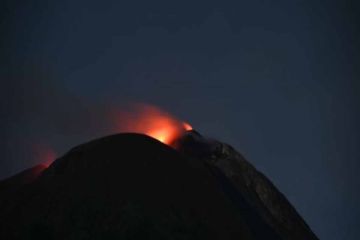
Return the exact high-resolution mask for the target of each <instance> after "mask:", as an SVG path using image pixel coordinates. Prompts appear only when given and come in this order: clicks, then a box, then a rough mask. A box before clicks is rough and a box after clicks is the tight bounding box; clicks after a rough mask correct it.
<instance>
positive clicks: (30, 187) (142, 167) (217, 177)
mask: <svg viewBox="0 0 360 240" xmlns="http://www.w3.org/2000/svg"><path fill="white" fill-rule="evenodd" d="M170 145H171V146H172V147H171V146H168V145H166V144H163V143H161V142H160V141H158V140H156V139H154V138H151V137H148V136H145V135H142V134H134V133H124V134H117V135H112V136H108V137H104V138H101V139H97V140H94V141H91V142H88V143H85V144H82V145H80V146H78V147H75V148H73V149H72V150H70V151H69V152H68V153H67V154H65V155H64V156H63V157H61V158H59V159H57V160H56V161H55V162H54V163H53V164H52V165H50V167H48V168H46V169H45V168H44V167H42V166H38V167H34V168H32V169H29V170H27V171H25V172H23V173H20V174H19V175H16V176H14V177H12V178H10V179H7V180H4V181H2V182H0V239H48V240H50V239H156V240H161V239H174V240H175V239H176V240H178V239H179V240H180V239H184V240H185V239H221V240H227V239H244V240H252V239H268V240H269V239H270V240H272V239H284V240H285V239H291V240H304V239H306V240H312V239H314V240H315V239H317V237H316V236H315V235H314V234H313V233H312V231H311V230H310V228H309V227H308V226H307V225H306V223H305V222H304V221H303V219H302V218H301V217H300V216H299V214H298V213H297V212H296V210H295V209H294V208H293V207H292V206H291V204H290V203H289V202H288V201H287V200H286V198H285V197H284V196H283V195H282V194H281V193H280V192H279V191H278V190H277V189H276V188H275V187H274V185H273V184H272V183H271V182H270V181H269V180H268V179H267V178H266V177H265V176H264V175H263V174H261V173H260V172H258V171H257V170H256V169H255V168H254V167H253V166H252V165H251V164H250V163H249V162H248V161H246V160H245V159H244V158H243V157H242V156H241V155H240V154H239V153H238V152H236V151H235V150H234V149H233V148H232V147H231V146H229V145H227V144H224V143H221V142H219V141H216V140H210V139H207V138H204V137H203V136H201V135H200V134H199V133H197V132H196V131H194V130H189V131H187V132H186V133H185V134H184V135H182V136H181V137H180V138H178V139H176V140H175V141H174V142H172V143H171V144H170Z"/></svg>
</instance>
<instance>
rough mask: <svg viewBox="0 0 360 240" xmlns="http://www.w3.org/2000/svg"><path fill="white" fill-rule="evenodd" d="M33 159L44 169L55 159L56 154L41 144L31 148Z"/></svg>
mask: <svg viewBox="0 0 360 240" xmlns="http://www.w3.org/2000/svg"><path fill="white" fill-rule="evenodd" d="M33 151H34V155H35V156H34V159H35V160H36V161H39V162H40V163H41V164H43V165H44V166H46V167H49V166H50V165H51V164H52V163H53V162H54V161H55V159H56V153H55V151H54V150H53V149H51V148H50V147H48V146H45V145H43V144H35V145H34V146H33Z"/></svg>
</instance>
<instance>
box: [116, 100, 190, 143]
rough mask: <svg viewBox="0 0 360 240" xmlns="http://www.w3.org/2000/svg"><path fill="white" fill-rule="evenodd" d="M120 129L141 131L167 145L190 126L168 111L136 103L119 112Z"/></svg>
mask: <svg viewBox="0 0 360 240" xmlns="http://www.w3.org/2000/svg"><path fill="white" fill-rule="evenodd" d="M117 124H118V129H119V130H120V131H127V132H135V133H143V134H146V135H148V136H150V137H153V138H155V139H157V140H159V141H161V142H163V143H165V144H167V145H170V144H171V143H172V142H173V141H174V140H175V139H176V138H178V137H179V136H181V135H182V134H183V133H184V132H185V131H188V130H191V129H192V127H191V126H190V125H189V124H188V123H185V122H182V121H180V120H178V119H176V118H175V117H173V116H172V115H170V114H169V113H166V112H164V111H162V110H160V109H159V108H157V107H154V106H149V105H143V104H142V105H136V106H135V107H133V108H132V111H130V112H125V113H122V114H120V118H119V121H118V123H117Z"/></svg>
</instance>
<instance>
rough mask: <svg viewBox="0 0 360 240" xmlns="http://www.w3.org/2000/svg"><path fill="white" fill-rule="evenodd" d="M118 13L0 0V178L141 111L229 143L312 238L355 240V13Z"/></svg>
mask: <svg viewBox="0 0 360 240" xmlns="http://www.w3.org/2000/svg"><path fill="white" fill-rule="evenodd" d="M50 2H51V3H50ZM123 2H124V1H107V2H105V1H85V0H80V1H74V0H62V1H45V0H44V1H37V0H34V1H16V0H15V1H1V3H0V14H1V18H0V20H1V22H0V79H1V86H0V108H1V111H0V114H1V118H0V124H1V125H0V132H1V144H0V145H1V146H0V179H3V178H5V177H8V176H10V175H12V174H15V173H17V172H19V171H21V170H23V169H25V168H27V167H30V166H33V165H34V164H37V163H40V162H43V161H44V158H45V157H44V155H46V156H51V155H52V154H55V155H56V156H61V155H62V154H64V153H65V152H66V151H67V150H69V149H70V148H71V147H73V146H76V145H77V144H80V143H83V142H85V141H89V140H91V139H94V138H97V137H101V136H104V135H107V134H112V133H116V132H114V128H113V127H112V126H113V121H114V119H113V116H114V114H113V113H114V112H116V111H118V110H119V111H120V110H121V108H123V107H124V106H127V104H128V103H133V102H141V103H148V104H152V105H156V106H159V107H160V108H162V109H164V110H166V111H168V112H171V113H172V114H173V115H175V116H177V117H179V118H180V119H184V120H186V121H188V122H190V123H191V124H192V125H193V127H194V128H195V129H197V130H198V131H199V132H201V133H202V134H203V135H207V136H211V137H214V138H216V139H219V140H222V141H224V142H227V143H229V144H231V145H233V146H234V147H235V148H236V149H237V150H239V151H240V152H241V153H243V155H244V156H245V157H246V158H247V159H248V160H249V161H250V162H251V163H253V164H254V165H255V166H256V167H257V168H258V169H259V170H261V171H262V172H264V173H265V174H266V175H267V176H268V177H269V178H270V179H271V180H272V181H273V182H274V184H275V185H276V186H277V187H278V188H279V189H280V190H281V191H282V192H283V193H284V194H285V195H286V197H287V198H288V199H289V200H290V202H291V203H293V205H294V206H295V207H296V208H297V210H298V211H299V212H300V214H301V215H302V216H303V217H304V219H305V220H306V222H307V223H308V224H309V225H310V227H311V228H312V229H313V230H314V232H315V233H316V234H317V235H318V236H319V237H320V238H321V239H330V240H338V239H347V240H352V239H353V240H356V239H360V228H359V225H358V224H359V218H360V207H359V202H360V192H359V189H360V174H359V170H360V147H359V145H360V127H359V125H360V124H359V122H360V107H359V103H360V80H359V77H360V64H359V63H360V61H359V60H360V24H359V23H360V17H359V16H360V8H359V5H358V3H356V2H355V1H353V2H351V1H340V0H338V1H326V3H325V1H324V3H320V1H310V0H309V1H260V0H255V1H254V0H253V1H237V3H236V4H230V3H229V4H226V3H223V1H218V2H213V1H203V2H194V1H190V2H185V1H179V2H178V3H173V2H172V1H164V2H162V3H158V4H155V3H154V2H153V1H138V2H137V1H128V3H123ZM130 2H131V3H130ZM44 152H45V153H46V154H45V153H44Z"/></svg>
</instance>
